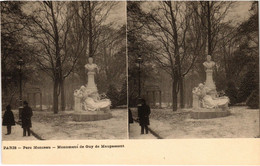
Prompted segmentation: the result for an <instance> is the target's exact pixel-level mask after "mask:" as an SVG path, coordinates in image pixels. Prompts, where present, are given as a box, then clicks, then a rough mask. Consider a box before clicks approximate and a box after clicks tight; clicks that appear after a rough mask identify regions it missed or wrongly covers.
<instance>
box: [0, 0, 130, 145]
mask: <svg viewBox="0 0 260 166" xmlns="http://www.w3.org/2000/svg"><path fill="white" fill-rule="evenodd" d="M1 71H2V72H1V73H2V77H1V78H2V118H3V121H2V122H3V123H2V140H3V141H14V140H77V139H80V140H84V139H86V140H88V139H94V140H95V139H127V136H128V135H127V134H128V132H127V126H128V123H127V81H126V80H127V77H126V2H115V1H114V2H112V1H111V2H106V1H93V2H92V1H64V2H62V1H60V2H58V1H38V2H36V1H3V2H1ZM118 71H120V72H118Z"/></svg>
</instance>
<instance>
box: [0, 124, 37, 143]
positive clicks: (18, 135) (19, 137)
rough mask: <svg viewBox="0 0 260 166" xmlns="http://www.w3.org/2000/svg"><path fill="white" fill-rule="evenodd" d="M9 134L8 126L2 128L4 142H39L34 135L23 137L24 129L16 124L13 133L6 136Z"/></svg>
mask: <svg viewBox="0 0 260 166" xmlns="http://www.w3.org/2000/svg"><path fill="white" fill-rule="evenodd" d="M6 133H7V131H6V126H2V140H3V141H27V140H28V141H29V140H37V139H36V138H35V137H34V136H33V135H31V136H30V137H29V136H25V137H23V129H22V128H21V126H20V125H18V124H16V125H15V126H12V133H11V134H10V135H5V134H6Z"/></svg>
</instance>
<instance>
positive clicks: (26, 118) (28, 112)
mask: <svg viewBox="0 0 260 166" xmlns="http://www.w3.org/2000/svg"><path fill="white" fill-rule="evenodd" d="M32 115H33V112H32V109H31V107H29V106H28V102H27V101H24V102H23V110H22V113H21V118H22V128H23V136H26V131H27V132H28V136H30V134H31V131H30V128H31V127H32V121H31V117H32Z"/></svg>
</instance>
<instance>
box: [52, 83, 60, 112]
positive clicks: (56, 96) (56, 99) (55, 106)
mask: <svg viewBox="0 0 260 166" xmlns="http://www.w3.org/2000/svg"><path fill="white" fill-rule="evenodd" d="M58 88H59V82H58V79H55V81H54V87H53V105H52V109H53V112H54V114H57V113H58V112H59V105H58V104H59V92H58Z"/></svg>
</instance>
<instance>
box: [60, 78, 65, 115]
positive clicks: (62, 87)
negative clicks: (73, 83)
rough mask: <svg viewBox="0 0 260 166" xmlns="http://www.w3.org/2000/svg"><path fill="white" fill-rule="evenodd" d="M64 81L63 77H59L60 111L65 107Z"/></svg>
mask: <svg viewBox="0 0 260 166" xmlns="http://www.w3.org/2000/svg"><path fill="white" fill-rule="evenodd" d="M64 82H65V79H64V78H61V79H60V90H61V110H62V111H65V107H66V101H65V88H64Z"/></svg>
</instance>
